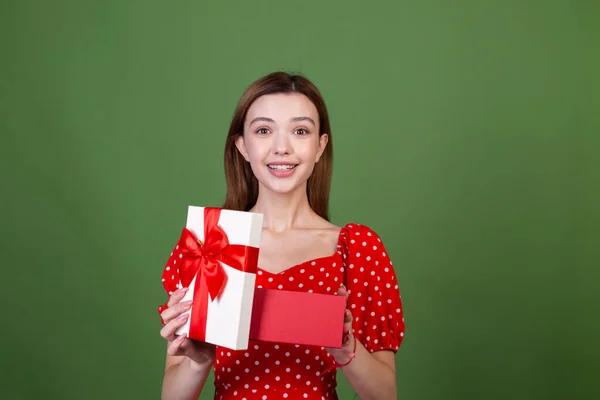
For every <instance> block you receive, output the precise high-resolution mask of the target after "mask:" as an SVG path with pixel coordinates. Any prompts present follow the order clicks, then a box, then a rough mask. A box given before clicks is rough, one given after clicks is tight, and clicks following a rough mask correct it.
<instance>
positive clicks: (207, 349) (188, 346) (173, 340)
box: [160, 288, 216, 366]
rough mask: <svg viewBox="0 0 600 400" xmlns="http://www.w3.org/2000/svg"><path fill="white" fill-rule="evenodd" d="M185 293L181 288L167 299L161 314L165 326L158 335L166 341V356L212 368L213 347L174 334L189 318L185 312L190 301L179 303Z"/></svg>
mask: <svg viewBox="0 0 600 400" xmlns="http://www.w3.org/2000/svg"><path fill="white" fill-rule="evenodd" d="M186 292H187V288H181V289H179V290H177V291H175V292H173V294H172V295H171V297H170V298H169V302H168V303H167V306H168V307H167V309H166V310H164V311H163V312H162V313H161V317H162V319H163V321H164V322H165V326H163V328H162V329H161V331H160V335H161V336H162V337H163V338H164V339H166V340H167V343H168V346H167V354H168V355H170V356H185V357H188V358H189V359H190V360H191V361H193V362H195V363H197V364H199V365H202V366H207V365H210V366H212V364H213V362H214V360H215V355H216V346H215V345H213V344H210V343H205V342H200V341H198V340H193V339H190V338H188V337H187V336H186V335H185V334H183V335H176V334H175V332H176V331H177V329H178V328H179V327H180V326H182V325H184V324H185V323H186V321H187V320H188V318H189V316H190V314H189V312H187V311H189V309H190V308H191V306H192V301H191V300H190V301H184V302H181V299H183V296H185V293H186Z"/></svg>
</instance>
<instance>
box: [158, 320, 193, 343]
mask: <svg viewBox="0 0 600 400" xmlns="http://www.w3.org/2000/svg"><path fill="white" fill-rule="evenodd" d="M189 317H190V314H189V313H185V314H181V315H180V316H178V317H177V318H175V319H173V320H171V321H170V322H169V323H168V324H166V325H165V326H163V328H162V329H161V330H160V335H161V336H162V337H163V338H165V339H166V340H167V341H169V342H172V341H173V340H175V339H176V336H175V332H176V331H177V329H178V328H179V327H181V326H183V325H184V324H185V323H186V321H187V320H188V318H189Z"/></svg>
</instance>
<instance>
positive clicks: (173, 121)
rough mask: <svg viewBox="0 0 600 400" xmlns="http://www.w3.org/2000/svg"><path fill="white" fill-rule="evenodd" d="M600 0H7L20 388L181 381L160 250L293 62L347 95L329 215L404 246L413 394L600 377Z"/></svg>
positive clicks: (3, 393)
mask: <svg viewBox="0 0 600 400" xmlns="http://www.w3.org/2000/svg"><path fill="white" fill-rule="evenodd" d="M599 11H600V9H599V3H598V2H597V1H583V0H581V1H543V2H542V1H503V2H501V1H442V0H437V1H420V2H417V1H414V2H411V1H404V0H401V1H389V2H358V1H344V2H329V1H304V2H281V1H253V2H241V1H240V2H202V1H171V2H165V1H154V0H152V1H147V0H146V1H141V0H125V1H102V2H99V1H89V0H86V1H66V0H60V1H51V2H50V1H39V0H31V1H3V2H2V4H1V5H0V43H1V46H2V47H1V54H0V59H1V62H0V129H1V131H0V132H1V135H2V137H1V146H0V147H1V157H0V163H1V164H0V165H1V169H0V171H1V172H0V174H1V175H0V176H1V177H2V197H1V199H2V207H1V210H2V214H3V216H2V221H1V237H0V239H1V241H0V243H1V245H0V246H1V250H2V251H1V256H2V258H1V265H2V279H1V281H0V282H1V283H0V285H1V287H0V288H1V295H2V305H3V312H2V317H3V318H2V319H3V323H2V330H1V335H2V341H1V346H2V351H1V354H2V355H1V357H0V366H1V373H0V382H1V383H0V397H1V398H2V399H6V400H24V399H60V400H70V399H86V400H94V399H157V398H159V393H160V386H161V379H162V376H163V368H164V353H165V347H164V342H163V340H162V339H161V338H160V336H159V330H160V322H159V318H158V314H157V306H158V305H159V304H162V302H164V300H165V293H164V291H163V288H162V286H161V279H160V275H161V271H162V268H163V267H164V263H165V262H166V260H167V257H168V255H169V253H170V251H171V249H172V246H173V245H174V243H175V241H176V239H177V238H178V236H179V233H180V230H181V228H182V226H183V225H184V223H185V215H186V209H187V206H188V205H189V204H195V205H216V206H218V205H220V204H221V202H222V200H223V196H224V189H225V187H224V178H223V172H222V170H223V167H222V152H223V145H224V138H225V135H226V132H227V128H228V123H229V120H230V118H231V116H232V113H233V108H234V106H235V104H236V102H237V100H238V98H239V96H240V95H241V93H242V91H243V89H244V88H245V87H246V86H247V85H248V84H249V83H250V82H252V81H253V80H254V79H256V78H258V77H259V76H261V75H263V74H266V73H268V72H271V71H273V70H280V69H283V70H287V71H293V72H294V71H295V72H301V73H303V74H305V75H306V76H308V77H309V78H311V79H313V80H314V81H315V83H316V84H317V85H318V86H319V88H320V89H321V90H322V92H323V94H324V96H325V98H326V101H327V104H328V106H329V109H330V113H331V118H332V136H333V144H334V150H335V151H334V152H335V167H334V180H333V188H332V197H331V209H332V219H333V222H334V223H336V224H338V225H341V224H344V223H346V222H350V221H353V222H360V223H364V224H367V225H369V226H370V227H371V228H373V229H374V230H375V231H377V232H378V233H379V234H380V235H381V237H382V238H383V240H384V243H385V244H386V246H387V247H388V250H389V253H390V255H391V257H392V260H393V262H394V266H395V268H396V272H397V274H398V278H399V281H400V284H401V290H402V295H403V301H404V311H405V314H406V324H407V331H406V336H405V341H404V344H403V346H402V348H401V350H400V351H399V353H398V355H397V363H398V370H397V379H398V388H399V396H400V398H402V399H411V400H412V399H444V400H449V399H457V400H458V399H461V400H463V399H591V398H598V396H600V390H599V384H598V383H597V381H596V379H597V372H598V370H599V368H600V365H599V361H598V360H599V357H600V354H599V353H600V350H599V346H598V344H597V338H598V335H599V334H600V329H599V326H598V305H599V304H600V301H599V300H600V299H599V296H598V281H599V275H600V274H599V272H598V264H599V263H598V259H599V257H598V256H599V250H598V238H599V236H598V223H599V222H600V218H599V212H598V211H599V210H598V209H599V204H600V195H599V186H600V185H599V174H598V172H599V169H598V167H599V163H598V145H600V141H599V140H598V135H599V134H600V133H599V127H600V118H599V111H600V102H599V96H598V92H599V90H600V85H599V80H598V71H600V63H599V59H598V39H599V37H600V36H599V28H598V26H599V18H598V16H599ZM594 260H595V262H594ZM208 387H209V389H207V391H206V393H204V394H202V397H201V398H202V399H209V398H211V395H212V386H211V385H208ZM339 392H340V396H341V398H342V399H351V398H352V397H353V396H354V393H353V391H352V390H351V388H350V387H349V386H348V383H347V381H345V380H344V378H343V377H342V376H341V374H340V389H339Z"/></svg>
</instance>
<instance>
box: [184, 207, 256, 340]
mask: <svg viewBox="0 0 600 400" xmlns="http://www.w3.org/2000/svg"><path fill="white" fill-rule="evenodd" d="M220 216H221V209H218V208H209V207H207V208H205V209H204V243H202V242H201V241H199V240H198V239H197V238H196V237H195V235H194V234H193V233H192V232H191V231H190V230H189V229H187V228H184V229H183V232H182V234H181V239H180V240H179V247H180V250H181V254H182V259H181V266H180V267H179V276H180V279H181V284H182V286H183V287H188V286H189V285H190V284H191V282H192V280H193V279H194V277H196V282H195V285H194V299H193V304H192V310H193V311H192V316H191V320H190V334H189V337H191V338H195V339H198V340H204V339H205V336H206V317H207V315H208V299H209V295H210V300H211V301H214V300H215V299H216V298H218V297H219V296H220V294H221V292H222V290H223V289H224V288H225V285H226V284H227V274H226V273H225V271H224V269H223V266H222V265H221V263H224V264H226V265H228V266H229V267H232V268H235V269H237V270H239V271H243V272H248V273H256V271H257V264H258V248H256V247H251V246H243V245H238V244H230V243H229V239H228V238H227V234H226V233H225V231H224V230H223V229H222V228H221V227H220V226H219V225H218V222H219V218H220ZM192 329H193V331H192Z"/></svg>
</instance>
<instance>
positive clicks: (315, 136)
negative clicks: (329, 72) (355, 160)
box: [236, 93, 328, 194]
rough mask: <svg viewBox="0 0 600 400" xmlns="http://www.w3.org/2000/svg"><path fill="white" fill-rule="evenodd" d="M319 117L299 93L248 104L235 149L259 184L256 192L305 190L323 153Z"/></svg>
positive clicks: (266, 98) (266, 97) (285, 94)
mask: <svg viewBox="0 0 600 400" xmlns="http://www.w3.org/2000/svg"><path fill="white" fill-rule="evenodd" d="M327 140H328V136H327V134H323V135H320V136H319V113H318V111H317V108H316V107H315V106H314V104H313V103H312V102H311V101H310V100H309V99H308V98H307V97H306V96H304V95H302V94H299V93H281V94H270V95H265V96H262V97H259V98H258V99H256V101H255V102H254V103H253V104H252V106H251V107H250V109H249V110H248V112H247V114H246V120H245V121H244V134H243V135H241V136H239V137H238V138H237V140H236V146H237V148H238V150H239V151H240V153H241V154H242V155H243V156H244V158H245V159H246V161H248V162H249V163H250V166H251V168H252V171H253V173H254V175H255V176H256V178H257V179H258V181H259V184H260V186H261V188H260V190H264V189H266V190H269V191H273V192H275V193H280V194H282V193H289V192H293V191H296V190H306V181H307V180H308V178H309V177H310V175H311V174H312V172H313V169H314V166H315V163H317V162H318V161H319V159H320V157H321V155H322V154H323V151H324V150H325V146H326V145H327Z"/></svg>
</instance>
